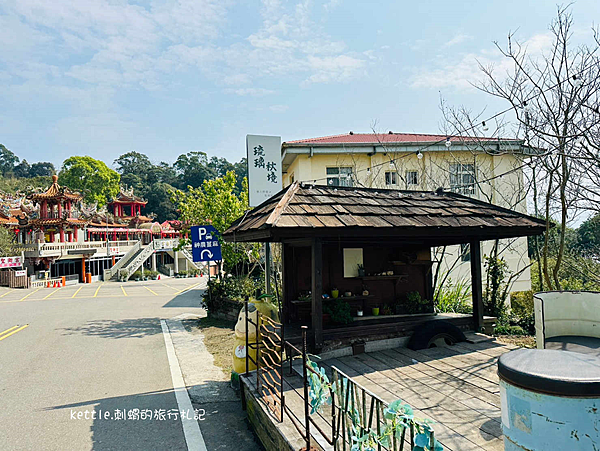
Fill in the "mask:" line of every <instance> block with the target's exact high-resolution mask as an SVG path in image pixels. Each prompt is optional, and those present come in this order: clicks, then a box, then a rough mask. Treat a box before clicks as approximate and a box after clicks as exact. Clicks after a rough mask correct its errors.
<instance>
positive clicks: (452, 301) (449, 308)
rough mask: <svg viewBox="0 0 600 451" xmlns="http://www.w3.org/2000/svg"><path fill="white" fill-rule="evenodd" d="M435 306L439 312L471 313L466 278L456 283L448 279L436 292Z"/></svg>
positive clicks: (469, 292) (468, 285)
mask: <svg viewBox="0 0 600 451" xmlns="http://www.w3.org/2000/svg"><path fill="white" fill-rule="evenodd" d="M436 308H437V311H438V312H440V313H472V312H473V306H472V303H471V285H470V283H469V282H468V281H467V280H466V279H462V280H459V281H458V282H456V283H452V279H448V280H447V281H446V283H445V284H444V285H443V286H442V287H441V288H440V290H439V292H438V295H437V305H436Z"/></svg>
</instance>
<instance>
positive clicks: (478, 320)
mask: <svg viewBox="0 0 600 451" xmlns="http://www.w3.org/2000/svg"><path fill="white" fill-rule="evenodd" d="M469 251H470V253H471V296H472V297H473V319H474V321H475V331H476V332H479V331H481V328H482V327H483V287H482V281H481V247H480V243H479V241H471V243H470V244H469Z"/></svg>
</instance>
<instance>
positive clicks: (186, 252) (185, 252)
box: [181, 247, 200, 269]
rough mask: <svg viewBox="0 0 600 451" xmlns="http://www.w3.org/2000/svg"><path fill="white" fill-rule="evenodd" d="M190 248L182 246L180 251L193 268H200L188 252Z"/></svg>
mask: <svg viewBox="0 0 600 451" xmlns="http://www.w3.org/2000/svg"><path fill="white" fill-rule="evenodd" d="M190 250H191V247H190ZM190 250H188V249H187V248H186V247H183V248H181V253H182V254H183V256H184V257H185V258H186V259H187V260H188V261H189V262H190V263H191V264H192V266H193V267H194V268H196V269H200V266H198V264H197V263H196V262H195V261H194V257H193V256H192V253H191V252H190Z"/></svg>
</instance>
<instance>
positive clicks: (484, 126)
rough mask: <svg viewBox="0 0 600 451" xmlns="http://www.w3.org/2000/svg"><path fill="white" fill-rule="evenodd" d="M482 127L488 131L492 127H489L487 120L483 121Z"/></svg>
mask: <svg viewBox="0 0 600 451" xmlns="http://www.w3.org/2000/svg"><path fill="white" fill-rule="evenodd" d="M481 129H482V130H483V131H484V132H487V131H488V130H489V129H490V128H489V127H488V126H487V125H486V123H485V121H483V122H482V123H481Z"/></svg>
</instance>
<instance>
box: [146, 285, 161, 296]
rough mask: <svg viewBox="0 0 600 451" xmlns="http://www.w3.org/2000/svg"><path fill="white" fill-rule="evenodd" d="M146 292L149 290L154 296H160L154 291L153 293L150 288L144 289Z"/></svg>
mask: <svg viewBox="0 0 600 451" xmlns="http://www.w3.org/2000/svg"><path fill="white" fill-rule="evenodd" d="M144 288H145V289H146V290H148V291H149V292H150V293H152V294H153V295H154V296H158V294H156V293H155V292H154V291H152V290H151V289H150V288H148V287H144Z"/></svg>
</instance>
